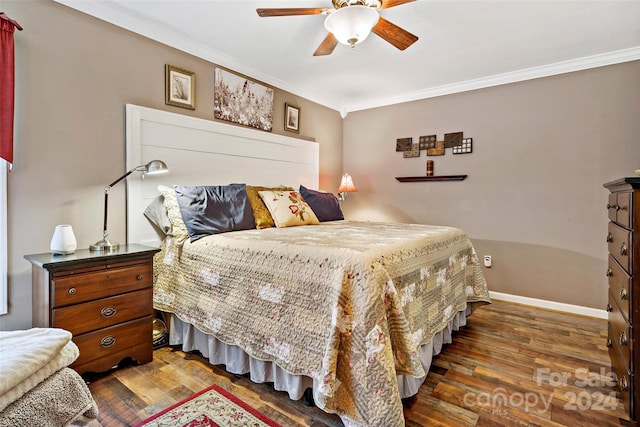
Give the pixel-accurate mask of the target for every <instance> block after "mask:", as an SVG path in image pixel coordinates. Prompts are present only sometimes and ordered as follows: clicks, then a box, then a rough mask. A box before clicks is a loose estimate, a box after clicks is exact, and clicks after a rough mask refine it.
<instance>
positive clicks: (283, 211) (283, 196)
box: [258, 190, 320, 228]
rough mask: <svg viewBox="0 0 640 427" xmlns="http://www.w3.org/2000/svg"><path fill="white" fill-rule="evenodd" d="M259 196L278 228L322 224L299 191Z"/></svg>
mask: <svg viewBox="0 0 640 427" xmlns="http://www.w3.org/2000/svg"><path fill="white" fill-rule="evenodd" d="M258 194H259V195H260V197H261V198H262V201H263V202H264V204H265V205H266V206H267V209H269V213H271V217H272V218H273V221H274V222H275V224H276V227H278V228H282V227H294V226H296V225H312V224H320V221H318V218H317V217H316V214H315V213H314V212H313V210H311V207H309V205H308V204H307V202H305V201H304V199H303V198H302V196H301V195H300V193H298V192H297V191H294V190H290V191H283V190H280V191H259V192H258Z"/></svg>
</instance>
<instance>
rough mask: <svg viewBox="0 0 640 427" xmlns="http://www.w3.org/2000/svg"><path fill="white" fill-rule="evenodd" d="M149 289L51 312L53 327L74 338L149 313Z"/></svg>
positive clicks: (150, 301)
mask: <svg viewBox="0 0 640 427" xmlns="http://www.w3.org/2000/svg"><path fill="white" fill-rule="evenodd" d="M152 300H153V296H152V290H151V289H145V290H142V291H136V292H131V293H127V294H122V295H118V296H115V297H109V298H103V299H100V300H96V301H91V302H85V303H83V304H77V305H73V306H68V307H64V308H57V309H54V310H52V313H51V322H52V324H53V326H54V327H56V328H62V329H66V330H68V331H69V332H71V333H72V334H73V335H74V336H75V335H80V334H84V333H86V332H90V331H95V330H96V329H102V328H105V327H107V326H111V325H115V324H116V323H122V322H126V321H127V320H132V319H136V318H139V317H143V316H150V315H152V314H153V302H152Z"/></svg>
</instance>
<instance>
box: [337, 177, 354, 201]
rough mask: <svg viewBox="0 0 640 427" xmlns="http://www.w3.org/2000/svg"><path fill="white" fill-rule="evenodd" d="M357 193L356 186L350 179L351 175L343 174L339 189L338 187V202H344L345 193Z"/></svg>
mask: <svg viewBox="0 0 640 427" xmlns="http://www.w3.org/2000/svg"><path fill="white" fill-rule="evenodd" d="M356 191H358V189H357V188H356V186H355V185H354V184H353V179H351V175H349V174H348V173H345V174H344V175H342V180H341V181H340V187H338V200H340V201H344V200H346V198H347V193H355V192H356Z"/></svg>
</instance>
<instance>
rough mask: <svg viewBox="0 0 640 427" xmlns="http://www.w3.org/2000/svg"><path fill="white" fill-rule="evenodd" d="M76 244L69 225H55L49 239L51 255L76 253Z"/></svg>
mask: <svg viewBox="0 0 640 427" xmlns="http://www.w3.org/2000/svg"><path fill="white" fill-rule="evenodd" d="M77 247H78V243H77V242H76V236H75V235H74V234H73V228H72V227H71V226H70V225H69V224H61V225H56V229H55V231H54V232H53V237H52V238H51V253H52V254H54V255H69V254H72V253H74V252H75V251H76V248H77Z"/></svg>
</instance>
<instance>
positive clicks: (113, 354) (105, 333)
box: [71, 316, 153, 373]
mask: <svg viewBox="0 0 640 427" xmlns="http://www.w3.org/2000/svg"><path fill="white" fill-rule="evenodd" d="M152 325H153V318H152V316H149V317H143V318H142V319H138V320H132V321H130V322H126V323H122V324H119V325H116V326H111V327H109V328H105V329H101V330H99V331H95V332H90V333H88V334H83V335H78V336H75V337H73V342H75V343H76V345H77V346H78V349H79V350H80V356H79V357H78V359H76V361H75V362H74V363H73V364H72V365H71V367H72V368H75V369H76V370H78V371H79V372H81V373H82V372H85V371H87V370H93V371H96V372H101V371H105V370H108V369H110V368H112V367H113V366H115V365H117V364H118V363H119V362H120V361H121V360H122V358H123V357H124V356H123V354H124V353H126V355H127V356H131V357H133V358H135V359H136V360H137V361H138V362H139V363H147V362H149V361H151V359H152V357H153V344H152V342H151V340H150V339H149V337H151V336H152V335H153V326H152ZM132 349H134V350H135V351H134V350H132ZM140 351H141V353H140ZM96 361H97V362H96ZM91 365H93V366H94V368H93V369H85V368H83V366H91Z"/></svg>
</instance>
